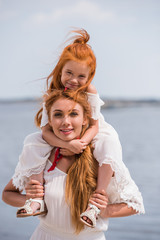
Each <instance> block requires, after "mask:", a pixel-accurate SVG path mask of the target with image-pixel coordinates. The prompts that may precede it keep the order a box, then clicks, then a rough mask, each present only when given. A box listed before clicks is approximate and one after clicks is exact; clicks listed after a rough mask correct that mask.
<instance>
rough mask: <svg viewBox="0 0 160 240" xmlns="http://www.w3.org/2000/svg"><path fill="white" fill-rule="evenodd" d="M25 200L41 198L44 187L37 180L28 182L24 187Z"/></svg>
mask: <svg viewBox="0 0 160 240" xmlns="http://www.w3.org/2000/svg"><path fill="white" fill-rule="evenodd" d="M25 190H26V199H29V198H41V197H43V196H44V187H43V185H41V183H40V182H39V181H37V180H33V179H32V180H30V181H29V182H28V183H27V185H26V187H25Z"/></svg>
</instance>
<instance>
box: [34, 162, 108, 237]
mask: <svg viewBox="0 0 160 240" xmlns="http://www.w3.org/2000/svg"><path fill="white" fill-rule="evenodd" d="M50 166H51V162H50V161H49V160H48V161H47V165H46V169H45V171H44V178H45V203H46V205H47V209H48V213H47V215H46V216H44V217H40V224H39V226H38V228H37V229H36V230H35V232H34V233H33V235H32V237H31V239H33V240H44V239H45V240H60V239H65V240H66V239H68V240H70V239H74V240H84V239H87V240H92V239H93V240H105V236H104V233H103V231H106V230H107V229H108V219H102V218H99V220H98V221H97V226H96V228H94V229H93V228H89V227H86V226H85V228H84V230H82V231H81V232H80V233H79V234H78V235H76V234H75V229H74V228H73V225H72V223H71V216H70V207H69V205H68V204H67V203H66V201H65V184H66V178H67V174H66V173H64V172H63V171H61V170H59V169H58V168H57V167H56V168H55V169H54V170H53V171H50V172H47V170H48V169H49V168H50Z"/></svg>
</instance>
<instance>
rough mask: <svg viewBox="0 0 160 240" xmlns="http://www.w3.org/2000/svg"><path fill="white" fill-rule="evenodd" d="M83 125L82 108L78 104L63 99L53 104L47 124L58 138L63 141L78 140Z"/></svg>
mask: <svg viewBox="0 0 160 240" xmlns="http://www.w3.org/2000/svg"><path fill="white" fill-rule="evenodd" d="M85 123H86V121H85V119H84V114H83V108H82V106H81V105H80V104H78V103H75V102H74V101H72V100H68V99H65V98H61V99H58V100H57V101H56V102H54V103H53V105H52V107H51V110H50V121H49V124H50V126H51V127H52V129H53V131H54V134H55V135H56V136H57V137H58V138H60V139H62V140H63V141H70V140H73V139H75V138H78V137H79V136H80V134H81V131H82V126H83V125H85Z"/></svg>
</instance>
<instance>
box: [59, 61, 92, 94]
mask: <svg viewBox="0 0 160 240" xmlns="http://www.w3.org/2000/svg"><path fill="white" fill-rule="evenodd" d="M89 73H90V68H89V67H88V65H87V64H86V63H84V62H76V61H73V60H71V61H68V62H66V64H65V65H64V67H63V68H62V74H61V82H62V84H63V86H64V87H66V88H69V89H73V90H77V89H78V88H80V87H82V86H84V85H85V84H86V82H87V81H88V77H89Z"/></svg>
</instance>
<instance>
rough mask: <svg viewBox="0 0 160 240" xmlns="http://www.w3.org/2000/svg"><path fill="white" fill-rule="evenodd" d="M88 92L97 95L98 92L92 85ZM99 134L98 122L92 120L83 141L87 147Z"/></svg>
mask: <svg viewBox="0 0 160 240" xmlns="http://www.w3.org/2000/svg"><path fill="white" fill-rule="evenodd" d="M87 92H88V93H92V94H97V90H96V88H95V87H94V86H93V85H92V84H90V85H89V86H88V88H87ZM97 133H98V120H94V119H92V120H91V123H90V126H89V128H88V129H87V131H86V132H85V134H84V135H83V137H82V138H81V140H82V141H84V142H85V143H86V145H88V144H89V143H90V142H91V141H92V140H93V138H94V137H95V136H96V134H97Z"/></svg>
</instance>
